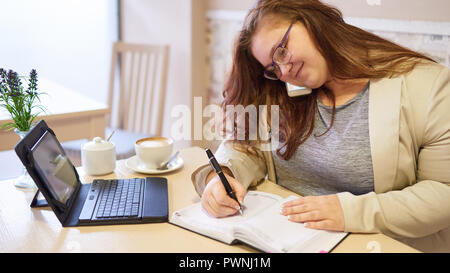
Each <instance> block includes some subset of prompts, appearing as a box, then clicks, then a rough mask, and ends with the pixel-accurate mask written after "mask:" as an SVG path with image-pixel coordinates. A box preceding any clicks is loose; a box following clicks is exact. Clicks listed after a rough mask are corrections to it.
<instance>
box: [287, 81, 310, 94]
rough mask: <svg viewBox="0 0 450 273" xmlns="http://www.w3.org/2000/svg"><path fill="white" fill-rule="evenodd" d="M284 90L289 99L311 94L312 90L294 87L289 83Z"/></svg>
mask: <svg viewBox="0 0 450 273" xmlns="http://www.w3.org/2000/svg"><path fill="white" fill-rule="evenodd" d="M286 90H287V93H288V96H289V97H297V96H303V95H308V94H311V92H312V90H311V88H308V87H303V86H296V85H293V84H290V83H288V82H287V83H286Z"/></svg>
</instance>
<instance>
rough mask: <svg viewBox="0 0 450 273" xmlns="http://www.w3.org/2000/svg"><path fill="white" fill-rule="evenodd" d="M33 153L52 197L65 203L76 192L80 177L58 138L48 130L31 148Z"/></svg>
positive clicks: (37, 167)
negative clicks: (78, 177)
mask: <svg viewBox="0 0 450 273" xmlns="http://www.w3.org/2000/svg"><path fill="white" fill-rule="evenodd" d="M31 153H32V155H33V158H34V164H35V165H36V170H37V172H38V175H39V176H40V177H41V180H42V181H43V183H45V186H46V187H47V189H48V190H49V192H50V194H51V195H52V197H53V198H54V199H56V200H58V201H59V202H61V203H64V204H65V203H66V202H67V200H69V198H70V196H71V195H72V193H73V192H74V190H75V188H76V185H77V183H78V179H77V176H76V174H75V170H74V168H73V165H72V163H71V162H70V161H69V159H68V158H67V157H66V156H65V155H64V151H63V149H62V148H61V146H60V145H59V143H58V140H57V139H56V137H55V136H54V135H52V134H51V133H50V132H48V131H46V132H45V133H44V134H43V135H42V137H41V138H40V139H39V141H38V142H36V144H35V145H34V146H33V147H32V148H31Z"/></svg>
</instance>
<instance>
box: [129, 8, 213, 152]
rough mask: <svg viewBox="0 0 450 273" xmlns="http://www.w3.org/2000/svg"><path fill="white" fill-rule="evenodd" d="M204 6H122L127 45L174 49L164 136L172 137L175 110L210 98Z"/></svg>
mask: <svg viewBox="0 0 450 273" xmlns="http://www.w3.org/2000/svg"><path fill="white" fill-rule="evenodd" d="M203 4H204V1H203V0H169V1H161V0H126V1H122V2H121V24H122V25H121V37H122V40H123V41H125V42H130V43H145V44H166V45H169V46H170V56H169V69H168V76H167V90H166V91H167V93H166V96H167V97H166V103H165V111H164V120H163V135H164V136H171V126H172V124H173V123H174V122H175V121H176V120H177V118H172V117H171V111H172V109H173V107H175V106H177V105H186V106H187V107H189V108H191V107H192V103H193V97H194V96H202V95H204V94H207V92H206V83H205V81H204V80H203V78H204V77H203V74H202V73H204V72H202V71H204V70H205V68H206V61H205V54H206V52H205V48H206V41H205V35H204V32H205V20H206V19H204V17H205V11H204V5H203ZM204 101H207V99H204ZM191 110H192V108H191ZM191 112H192V113H193V111H191ZM192 144H193V143H191V141H189V140H188V141H178V142H177V145H178V147H180V148H181V147H186V146H190V145H192ZM194 145H195V144H194ZM197 145H198V144H197Z"/></svg>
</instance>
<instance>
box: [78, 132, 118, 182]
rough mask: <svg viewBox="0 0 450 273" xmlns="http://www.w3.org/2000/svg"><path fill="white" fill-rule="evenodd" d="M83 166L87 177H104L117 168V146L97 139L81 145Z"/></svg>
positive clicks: (99, 138)
mask: <svg viewBox="0 0 450 273" xmlns="http://www.w3.org/2000/svg"><path fill="white" fill-rule="evenodd" d="M81 165H82V166H83V169H84V171H85V173H86V174H87V175H103V174H108V173H111V172H113V171H114V169H115V168H116V145H114V143H112V142H110V141H106V140H103V139H102V138H101V137H95V138H94V139H93V140H92V141H89V142H87V143H84V144H83V145H81Z"/></svg>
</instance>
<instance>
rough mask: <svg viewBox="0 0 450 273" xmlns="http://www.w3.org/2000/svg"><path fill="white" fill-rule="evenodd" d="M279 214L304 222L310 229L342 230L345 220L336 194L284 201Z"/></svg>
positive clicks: (291, 219)
mask: <svg viewBox="0 0 450 273" xmlns="http://www.w3.org/2000/svg"><path fill="white" fill-rule="evenodd" d="M281 214H283V215H286V216H288V219H289V220H290V221H293V222H299V223H305V227H307V228H312V229H326V230H335V231H344V228H345V221H344V212H343V211H342V207H341V203H340V202H339V198H338V197H337V195H336V194H332V195H322V196H307V197H300V198H299V199H296V200H292V201H289V202H286V203H285V204H283V206H282V210H281Z"/></svg>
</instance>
